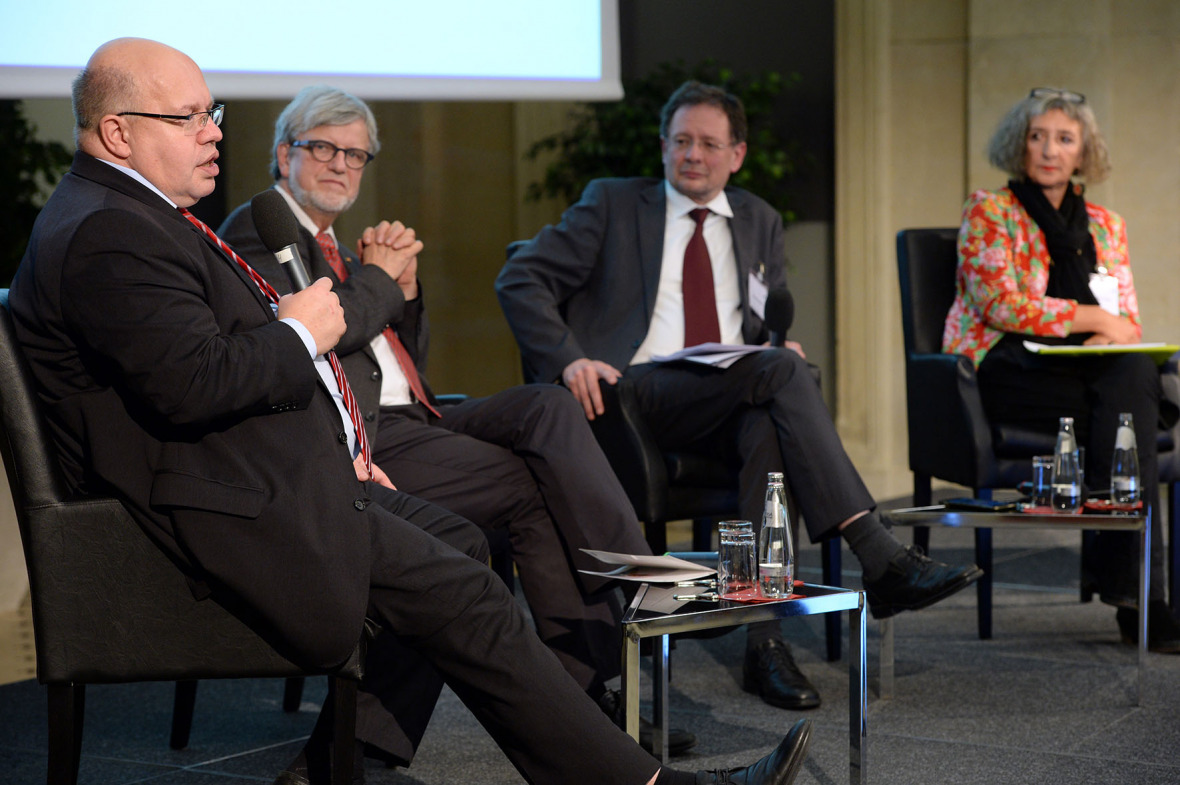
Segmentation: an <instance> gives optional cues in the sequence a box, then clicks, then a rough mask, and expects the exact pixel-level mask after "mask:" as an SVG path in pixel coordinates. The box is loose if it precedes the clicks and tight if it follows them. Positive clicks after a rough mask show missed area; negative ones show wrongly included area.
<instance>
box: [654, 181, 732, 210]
mask: <svg viewBox="0 0 1180 785" xmlns="http://www.w3.org/2000/svg"><path fill="white" fill-rule="evenodd" d="M664 196H665V198H666V200H667V203H668V217H669V218H679V217H681V216H682V215H688V214H689V213H690V212H691V211H693V210H695V209H697V208H698V207H707V208H708V209H709V210H710V211H711V212H714V213H717V214H718V215H722V216H725V217H726V218H733V208H732V207H730V206H729V199H728V198H727V197H726V195H725V191H724V189H723V190H722V191H721V193H719V194H717V195H716V196H714V197H713V198H712V200H710V201H709V203H708V204H703V205H701V204H697V203H696V202H694V201H693V200H692V199H689V198H688V197H687V196H685V195H684V194H682V193H680V192H679V191H677V190H676V189H675V188H673V187H672V184H671V183H670V182H668V181H667V180H664Z"/></svg>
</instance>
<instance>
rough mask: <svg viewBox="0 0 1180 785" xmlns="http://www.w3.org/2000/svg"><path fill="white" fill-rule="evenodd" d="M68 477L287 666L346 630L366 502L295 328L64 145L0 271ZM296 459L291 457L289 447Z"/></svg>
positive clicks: (365, 535)
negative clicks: (21, 252) (47, 191)
mask: <svg viewBox="0 0 1180 785" xmlns="http://www.w3.org/2000/svg"><path fill="white" fill-rule="evenodd" d="M10 304H11V310H12V315H13V319H14V321H15V325H16V332H17V336H18V338H19V339H20V342H21V344H22V346H23V347H24V350H25V352H26V354H27V356H28V358H29V360H30V362H31V365H32V369H33V373H34V375H35V377H36V380H37V383H38V389H39V393H40V395H41V398H42V400H43V402H44V404H45V406H46V412H47V415H48V419H49V423H50V427H51V430H52V432H53V436H54V439H55V441H56V443H57V447H58V451H59V454H60V455H61V458H62V463H63V467H64V469H65V472H66V474H67V476H68V481H69V482H70V484H71V485H72V486H73V487H75V488H77V489H78V490H81V491H92V492H104V493H107V492H109V493H114V494H116V495H117V496H119V497H120V498H122V499H123V501H124V502H125V503H126V504H127V506H128V508H129V510H130V511H131V513H132V514H133V515H134V516H135V518H136V519H137V520H138V521H139V522H140V524H141V525H142V526H143V527H144V528H145V530H146V531H147V532H148V534H149V535H150V536H152V537H153V538H154V539H155V540H156V541H157V542H158V543H159V544H160V545H161V546H162V547H164V548H165V550H166V551H168V552H169V553H170V554H171V555H172V556H173V558H174V559H175V560H176V561H177V563H178V564H180V565H181V566H182V568H183V569H185V570H186V571H187V572H188V573H189V574H190V576H191V577H193V578H194V579H195V580H197V581H201V582H204V583H205V584H206V585H208V586H209V587H210V589H211V590H212V591H213V592H214V593H215V594H217V595H219V596H221V597H223V598H227V599H230V600H232V601H234V602H235V603H239V604H240V603H243V602H244V603H245V606H246V608H247V609H248V610H249V611H250V612H251V613H253V614H257V615H258V617H259V618H257V619H254V621H255V622H257V624H256V625H255V626H260V627H261V628H262V632H263V633H264V634H267V633H268V632H269V633H272V637H274V638H275V639H276V640H275V642H276V643H278V644H279V645H282V646H284V648H285V649H287V650H288V651H290V653H291V655H292V656H294V657H296V658H297V659H298V660H299V661H301V662H303V663H305V664H308V665H312V666H318V667H329V666H331V665H333V664H336V663H339V662H340V661H342V660H343V659H344V658H345V657H346V656H348V655H349V654H350V653H351V651H352V650H353V648H354V647H355V646H356V643H357V641H358V640H359V639H360V635H361V630H362V626H363V622H364V616H365V610H366V606H367V598H368V589H369V586H368V583H369V574H368V570H367V569H358V568H357V566H358V565H365V564H368V563H369V561H370V553H369V551H370V533H369V530H370V526H371V525H373V522H374V521H375V518H374V517H373V516H374V515H378V514H388V513H385V511H384V510H380V509H378V508H377V507H376V505H368V504H367V503H366V496H365V487H364V486H363V485H362V484H360V483H358V482H357V481H356V476H355V474H354V471H353V468H352V462H351V458H350V456H349V454H348V451H347V448H346V447H345V446H344V445H343V444H342V443H341V442H340V441H339V440H338V439H337V438H336V437H337V435H338V434H340V435H342V426H341V422H340V417H339V414H338V412H337V410H336V408H335V406H334V404H333V402H332V400H331V398H330V396H329V394H328V391H327V389H326V388H325V387H324V386H323V384H322V383H321V382H320V380H319V376H318V375H317V373H316V371H315V368H314V365H313V363H312V361H311V358H309V357H308V353H307V350H306V348H305V347H304V346H303V343H302V341H301V340H300V339H299V337H298V335H297V334H296V333H295V332H294V331H293V330H292V329H291V328H290V327H288V326H287V325H284V324H280V323H278V322H276V321H275V316H274V314H273V311H272V309H271V306H270V303H269V302H268V301H267V300H266V299H265V298H264V297H263V296H262V294H261V292H260V291H259V290H258V287H257V286H256V285H255V284H254V283H253V282H252V281H250V280H249V278H247V277H246V276H245V275H244V274H243V273H242V272H241V270H240V269H239V268H238V266H237V265H236V264H234V263H233V262H232V261H230V260H228V259H227V258H226V257H225V256H224V255H223V254H222V253H221V252H220V251H219V250H217V248H216V246H214V245H213V244H212V242H211V241H209V240H208V239H207V238H206V237H204V235H202V234H201V233H200V232H199V231H198V230H197V229H196V228H194V227H193V226H192V225H191V224H189V223H188V221H187V220H186V219H185V218H184V217H183V216H181V215H180V214H179V213H178V212H177V211H176V210H175V209H173V208H172V207H170V206H169V205H168V204H167V203H166V202H165V201H164V200H163V199H161V198H160V197H159V196H158V195H156V194H155V193H152V192H151V191H150V190H148V189H147V188H145V187H144V186H143V185H141V184H140V183H138V182H136V181H135V180H133V179H132V178H130V177H128V176H126V175H124V174H122V173H120V172H118V171H116V170H115V169H113V168H111V167H109V166H108V165H107V164H105V163H103V162H101V161H98V160H96V159H94V158H92V157H90V156H89V155H87V154H85V153H82V152H79V153H78V154H77V155H76V156H75V158H74V164H73V167H72V169H71V171H70V173H69V174H67V175H66V177H65V178H64V179H63V180H62V183H61V184H60V185H59V186H58V188H57V190H56V191H55V192H54V194H53V196H52V197H51V198H50V199H49V202H48V203H47V204H46V206H45V208H44V209H43V210H42V212H41V215H40V217H39V218H38V219H37V222H36V224H35V226H34V230H33V235H32V239H31V240H30V243H29V248H28V251H27V252H26V254H25V258H24V260H23V261H22V263H21V266H20V269H19V270H18V272H17V275H16V278H15V280H14V281H13V284H12V291H11V296H10ZM296 456H297V457H296Z"/></svg>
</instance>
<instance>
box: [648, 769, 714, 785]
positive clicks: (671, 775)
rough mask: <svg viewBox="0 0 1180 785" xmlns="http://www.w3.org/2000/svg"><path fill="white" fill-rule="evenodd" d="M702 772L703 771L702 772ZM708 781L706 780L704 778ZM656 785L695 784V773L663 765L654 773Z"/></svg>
mask: <svg viewBox="0 0 1180 785" xmlns="http://www.w3.org/2000/svg"><path fill="white" fill-rule="evenodd" d="M702 773H703V772H702ZM705 782H708V780H705ZM656 785H697V775H695V774H689V773H688V772H687V771H677V770H676V769H669V768H668V767H667V766H664V767H663V768H661V769H660V772H659V773H658V774H656Z"/></svg>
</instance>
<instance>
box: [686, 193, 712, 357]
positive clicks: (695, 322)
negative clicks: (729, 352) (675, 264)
mask: <svg viewBox="0 0 1180 785" xmlns="http://www.w3.org/2000/svg"><path fill="white" fill-rule="evenodd" d="M689 216H690V217H691V218H692V219H693V220H694V221H696V223H697V225H696V229H694V230H693V233H692V237H691V238H690V239H689V241H688V247H687V248H685V249H684V270H683V272H682V279H681V288H682V291H683V293H684V345H685V346H686V347H687V346H696V345H698V344H702V343H709V342H714V343H716V342H720V341H721V327H720V325H719V324H718V323H717V296H716V293H715V292H714V291H713V263H712V262H711V261H710V260H709V249H708V248H707V247H706V246H705V234H704V229H705V219H706V218H708V217H709V210H707V209H705V208H704V207H699V208H697V209H696V210H692V211H691V212H689Z"/></svg>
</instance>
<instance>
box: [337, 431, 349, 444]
mask: <svg viewBox="0 0 1180 785" xmlns="http://www.w3.org/2000/svg"><path fill="white" fill-rule="evenodd" d="M336 440H337V441H339V442H340V443H341V444H348V434H347V433H345V432H344V431H341V432H340V433H338V434H336Z"/></svg>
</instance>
